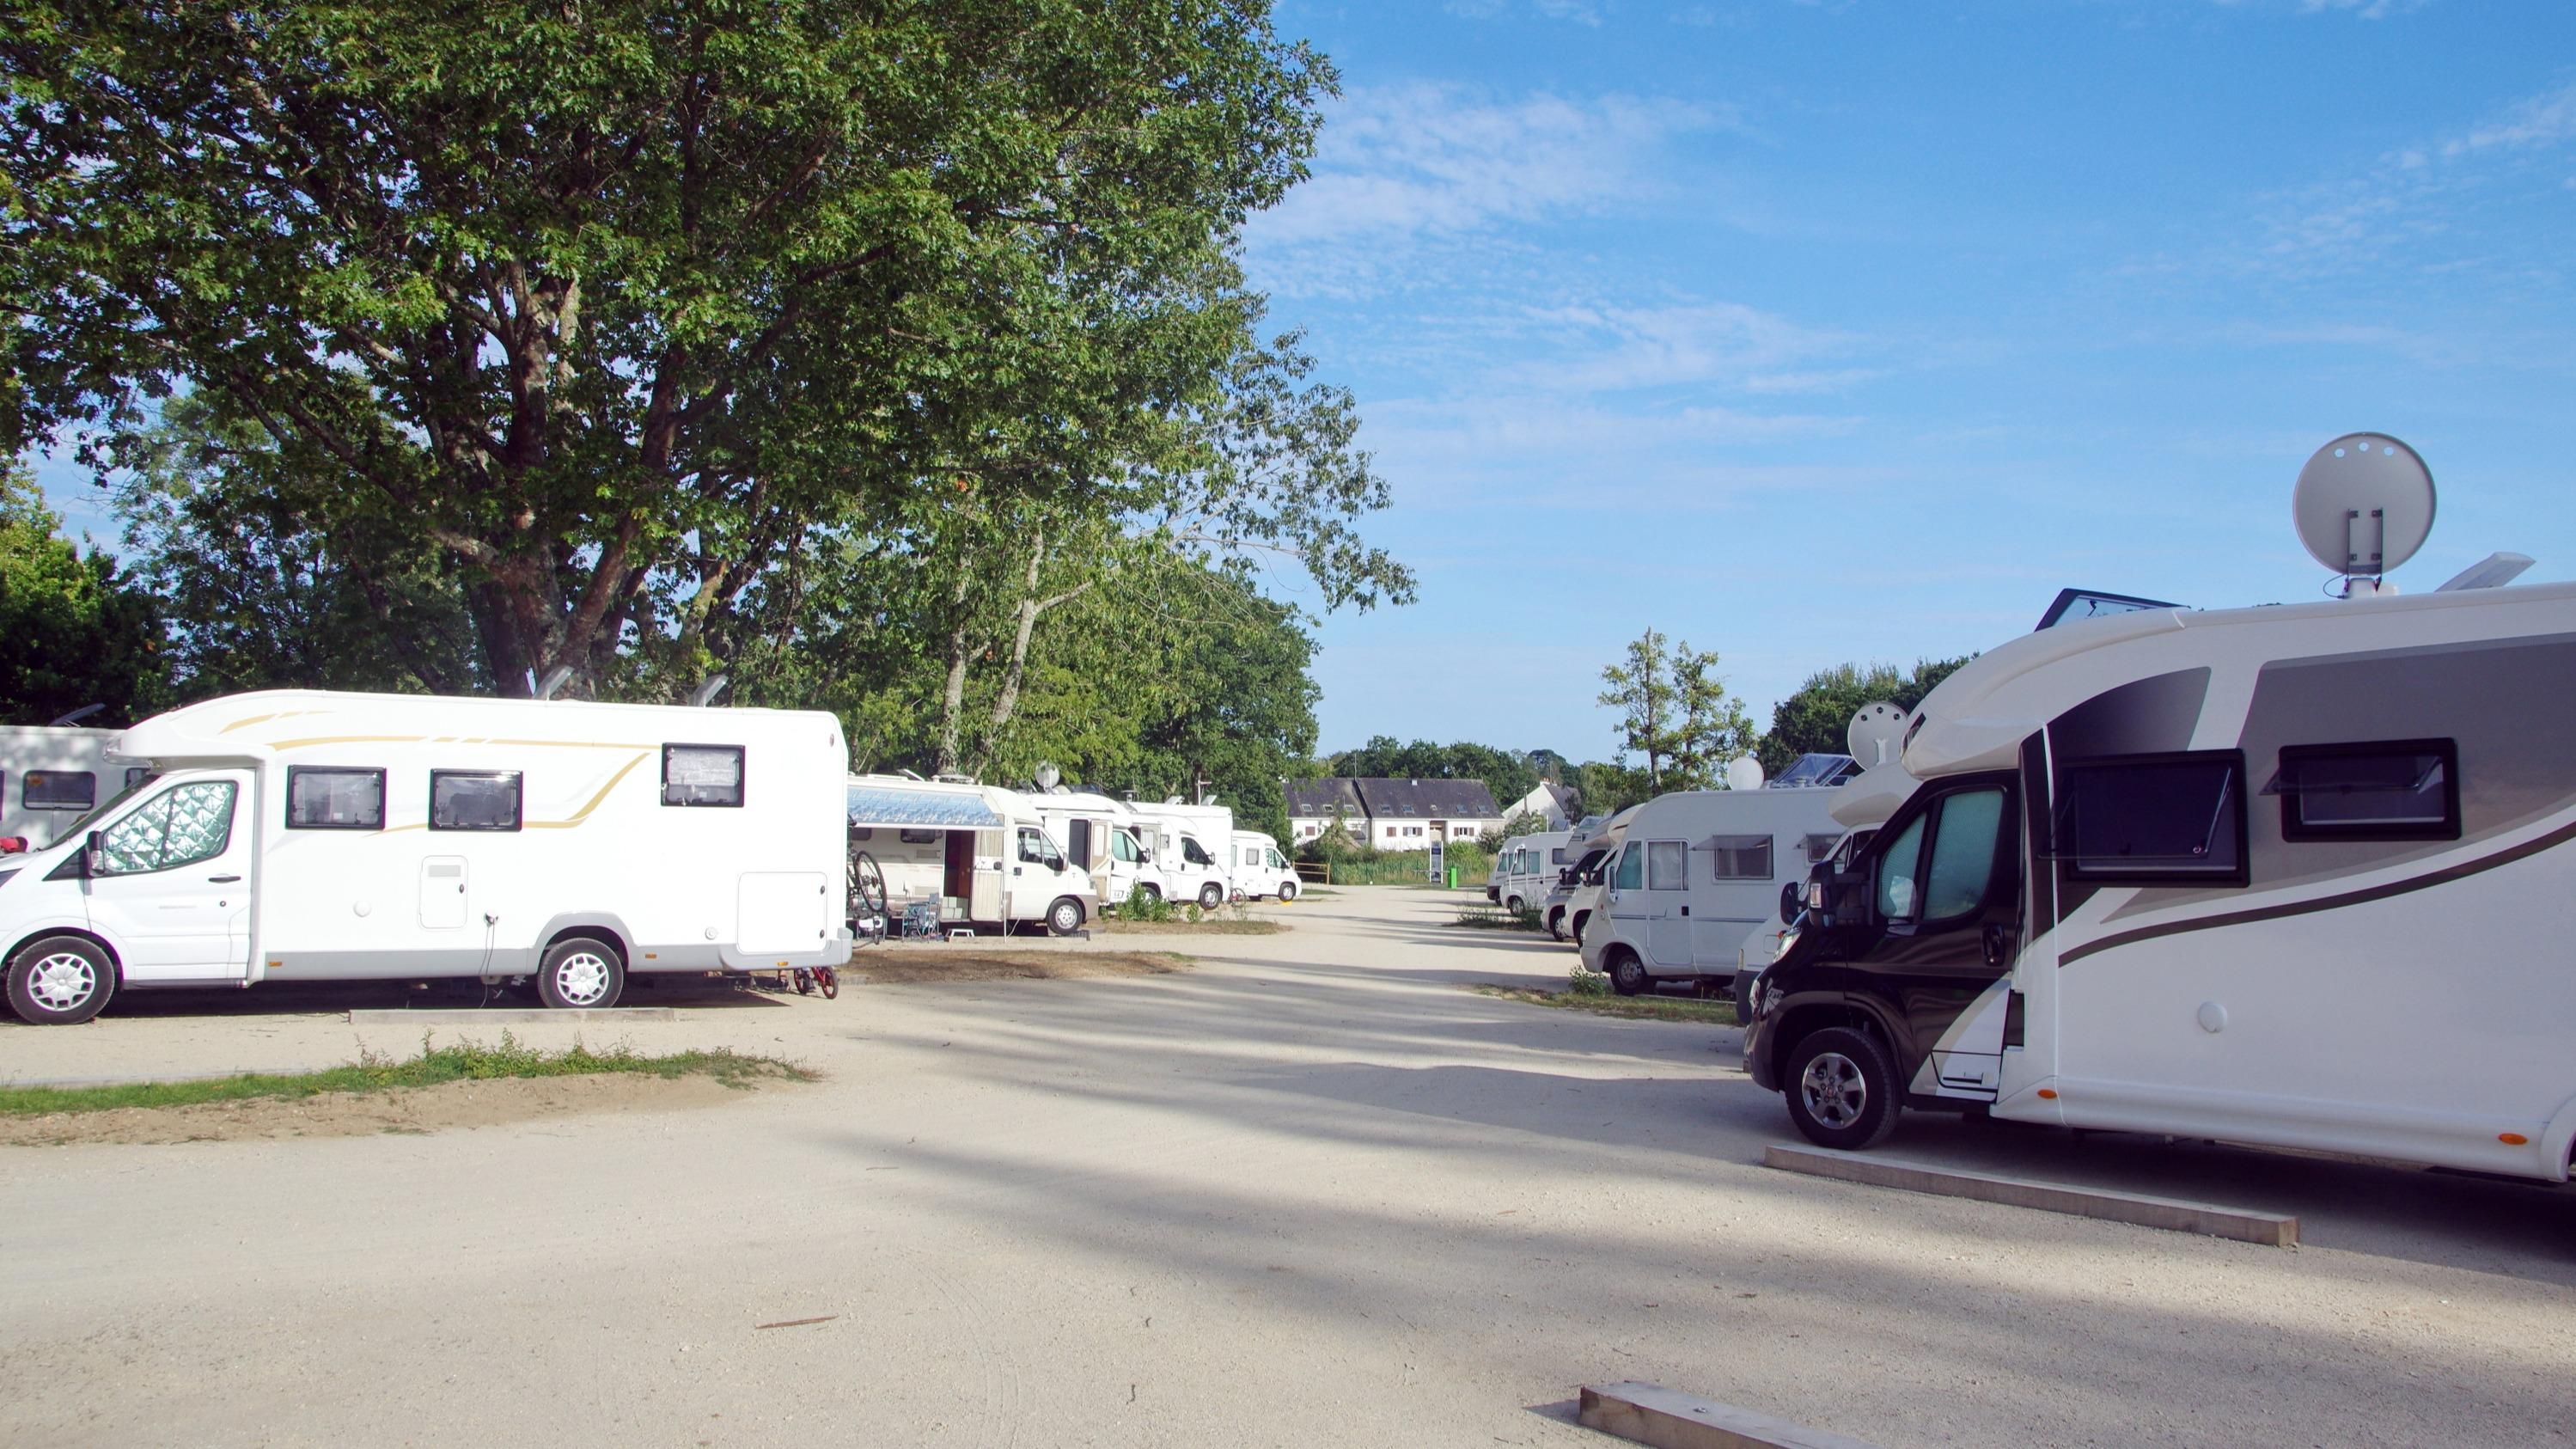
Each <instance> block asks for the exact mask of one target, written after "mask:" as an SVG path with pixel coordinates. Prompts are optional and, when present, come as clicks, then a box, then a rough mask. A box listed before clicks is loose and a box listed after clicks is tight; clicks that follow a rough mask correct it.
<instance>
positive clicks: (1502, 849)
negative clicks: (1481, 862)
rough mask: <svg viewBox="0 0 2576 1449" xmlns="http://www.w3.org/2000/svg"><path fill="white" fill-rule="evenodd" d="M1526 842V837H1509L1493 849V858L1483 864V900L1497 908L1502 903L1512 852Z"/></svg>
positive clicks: (1527, 838) (1510, 867)
mask: <svg viewBox="0 0 2576 1449" xmlns="http://www.w3.org/2000/svg"><path fill="white" fill-rule="evenodd" d="M1528 840H1529V837H1528V836H1526V835H1514V836H1509V837H1506V838H1505V839H1504V841H1503V843H1502V844H1501V845H1499V846H1496V847H1495V848H1494V858H1493V859H1492V860H1490V861H1488V862H1486V864H1485V899H1487V900H1489V901H1492V902H1493V903H1494V904H1495V905H1498V906H1499V905H1501V904H1502V903H1503V880H1504V878H1505V877H1507V876H1509V875H1510V874H1511V872H1512V852H1513V851H1516V850H1518V849H1520V848H1521V846H1522V845H1523V844H1525V843H1526V842H1527V841H1528Z"/></svg>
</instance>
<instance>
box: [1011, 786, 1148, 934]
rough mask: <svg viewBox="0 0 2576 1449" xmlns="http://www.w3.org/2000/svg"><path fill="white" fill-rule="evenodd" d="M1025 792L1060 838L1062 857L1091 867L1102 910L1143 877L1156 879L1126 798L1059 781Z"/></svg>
mask: <svg viewBox="0 0 2576 1449" xmlns="http://www.w3.org/2000/svg"><path fill="white" fill-rule="evenodd" d="M1028 798H1029V803H1030V804H1032V805H1034V806H1035V807H1036V808H1037V812H1038V814H1039V815H1040V816H1041V817H1042V818H1044V819H1045V821H1046V823H1047V828H1048V829H1049V830H1050V831H1052V832H1053V833H1054V834H1055V836H1056V838H1057V839H1059V840H1061V841H1063V842H1064V854H1065V858H1066V859H1067V860H1069V861H1071V862H1073V864H1075V865H1077V866H1080V867H1081V868H1082V869H1084V870H1086V871H1089V872H1090V873H1091V887H1092V890H1093V891H1094V892H1095V893H1096V895H1097V896H1098V898H1099V901H1100V908H1101V910H1102V911H1104V912H1109V911H1115V910H1117V909H1118V907H1119V906H1120V905H1122V904H1124V903H1125V901H1126V899H1127V897H1128V896H1129V895H1131V894H1133V893H1134V891H1135V889H1136V887H1137V886H1138V885H1139V884H1140V883H1142V882H1143V881H1145V880H1146V879H1147V878H1149V877H1154V878H1156V879H1159V876H1158V875H1157V873H1156V872H1155V870H1154V868H1153V865H1152V863H1151V862H1150V861H1149V860H1148V858H1147V855H1148V853H1147V851H1146V849H1145V844H1144V835H1143V832H1142V827H1141V825H1140V823H1139V822H1138V820H1137V818H1136V811H1135V808H1134V807H1133V806H1131V805H1129V804H1128V803H1127V802H1126V801H1123V800H1114V799H1111V798H1110V797H1109V796H1107V795H1103V794H1100V793H1098V792H1097V791H1089V790H1068V789H1066V788H1065V787H1064V786H1062V785H1056V786H1052V787H1049V788H1045V789H1040V790H1037V791H1034V792H1032V793H1031V794H1030V795H1029V797H1028Z"/></svg>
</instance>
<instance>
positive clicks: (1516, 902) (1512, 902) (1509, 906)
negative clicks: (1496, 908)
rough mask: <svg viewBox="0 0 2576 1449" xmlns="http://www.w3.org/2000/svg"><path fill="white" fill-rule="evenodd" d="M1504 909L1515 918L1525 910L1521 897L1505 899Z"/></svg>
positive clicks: (1507, 897) (1506, 897)
mask: <svg viewBox="0 0 2576 1449" xmlns="http://www.w3.org/2000/svg"><path fill="white" fill-rule="evenodd" d="M1503 909H1504V910H1507V911H1509V912H1511V913H1512V914H1513V915H1515V916H1517V915H1519V914H1520V913H1521V911H1522V909H1523V907H1522V905H1521V898H1520V897H1519V896H1505V897H1503Z"/></svg>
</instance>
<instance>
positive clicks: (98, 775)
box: [0, 725, 151, 855]
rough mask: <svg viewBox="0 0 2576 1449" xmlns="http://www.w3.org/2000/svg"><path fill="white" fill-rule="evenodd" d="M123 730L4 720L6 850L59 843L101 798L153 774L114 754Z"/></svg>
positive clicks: (1, 756) (2, 841)
mask: <svg viewBox="0 0 2576 1449" xmlns="http://www.w3.org/2000/svg"><path fill="white" fill-rule="evenodd" d="M120 733H121V732H120V731H117V730H93V729H81V728H78V727H76V726H70V725H0V855H5V854H9V853H14V852H16V851H22V850H42V849H44V848H45V847H46V846H49V845H52V844H54V843H55V842H56V841H58V840H60V839H61V837H62V833H63V831H64V830H65V829H66V828H67V827H69V826H70V825H71V824H72V823H73V822H74V821H77V820H79V819H80V818H81V817H82V816H84V815H87V814H88V813H90V812H91V811H92V810H95V809H97V808H98V803H99V802H100V801H102V800H105V799H107V798H108V797H109V796H111V795H114V794H115V793H117V792H118V791H119V790H122V789H124V788H125V787H126V786H128V785H130V784H132V783H134V782H135V781H136V780H139V779H142V778H143V777H144V776H145V775H147V774H149V773H151V771H150V770H149V769H148V768H147V767H146V766H144V765H143V764H141V763H140V762H138V761H134V760H127V759H121V758H115V757H112V756H110V755H109V753H108V750H109V747H110V746H112V745H114V744H115V743H116V740H117V737H118V735H119V734H120Z"/></svg>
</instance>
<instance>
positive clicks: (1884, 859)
mask: <svg viewBox="0 0 2576 1449" xmlns="http://www.w3.org/2000/svg"><path fill="white" fill-rule="evenodd" d="M1930 818H1931V817H1929V816H1926V815H1917V816H1915V817H1914V819H1913V820H1912V821H1911V822H1909V823H1908V824H1907V825H1906V827H1905V829H1904V830H1903V831H1901V832H1899V833H1898V835H1897V837H1896V839H1894V840H1893V841H1890V842H1889V843H1888V847H1887V849H1886V851H1885V852H1883V853H1882V854H1881V855H1880V856H1879V857H1878V891H1877V902H1878V914H1879V918H1880V919H1882V920H1888V921H1910V920H1913V919H1914V908H1915V907H1916V906H1918V905H1920V904H1921V903H1922V898H1923V893H1922V891H1921V890H1920V889H1918V888H1917V881H1918V880H1919V879H1920V874H1919V872H1920V870H1921V868H1922V864H1923V826H1924V822H1925V821H1926V820H1928V819H1930Z"/></svg>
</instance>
